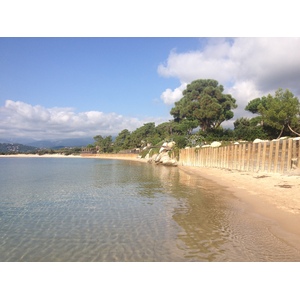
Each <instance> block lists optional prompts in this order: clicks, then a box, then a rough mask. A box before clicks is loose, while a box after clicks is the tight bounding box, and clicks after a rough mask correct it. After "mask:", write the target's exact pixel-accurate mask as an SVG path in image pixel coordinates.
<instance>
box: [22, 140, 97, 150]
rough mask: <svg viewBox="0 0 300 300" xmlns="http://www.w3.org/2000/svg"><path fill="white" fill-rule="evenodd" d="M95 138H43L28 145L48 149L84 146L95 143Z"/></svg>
mask: <svg viewBox="0 0 300 300" xmlns="http://www.w3.org/2000/svg"><path fill="white" fill-rule="evenodd" d="M94 142H95V140H94V139H93V138H75V139H61V140H42V141H34V142H30V143H26V144H27V145H28V146H33V147H38V148H47V149H60V148H64V147H84V146H87V145H88V144H93V143H94Z"/></svg>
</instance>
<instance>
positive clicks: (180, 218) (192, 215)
mask: <svg viewBox="0 0 300 300" xmlns="http://www.w3.org/2000/svg"><path fill="white" fill-rule="evenodd" d="M0 167H1V169H0V176H1V177H0V178H1V179H0V261H2V262H4V261H16V262H20V261H34V262H39V261H51V262H52V261H87V262H92V261H103V262H104V261H109V262H112V261H300V253H299V250H298V249H296V248H294V247H293V246H291V245H290V244H289V243H288V242H287V241H285V240H284V239H282V238H279V237H278V236H276V234H274V232H273V231H272V228H273V224H272V222H271V221H270V220H267V219H264V218H262V217H260V216H257V215H255V214H253V213H251V212H250V211H249V208H248V207H247V205H246V204H245V203H242V202H241V201H239V199H237V198H235V197H233V196H232V195H231V194H230V193H228V192H227V191H226V190H225V189H224V188H222V187H220V186H217V185H215V184H213V183H212V182H211V181H208V180H206V179H203V178H201V177H196V176H190V175H189V174H187V173H185V172H183V171H182V170H179V169H178V168H175V167H163V166H155V165H149V164H142V163H138V162H130V161H119V160H100V159H72V158H0Z"/></svg>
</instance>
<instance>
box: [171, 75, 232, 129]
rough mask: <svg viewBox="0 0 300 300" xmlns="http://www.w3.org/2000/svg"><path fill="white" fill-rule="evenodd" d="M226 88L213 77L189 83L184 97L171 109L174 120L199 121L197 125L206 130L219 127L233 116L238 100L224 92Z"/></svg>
mask: <svg viewBox="0 0 300 300" xmlns="http://www.w3.org/2000/svg"><path fill="white" fill-rule="evenodd" d="M223 91H224V88H223V86H222V85H219V83H218V81H216V80H213V79H198V80H195V81H193V82H192V83H190V84H188V85H187V88H186V89H185V90H184V91H183V93H182V94H183V97H182V98H181V99H180V100H179V101H177V102H175V107H173V108H172V109H171V111H170V114H171V115H172V116H173V118H174V121H176V122H181V121H182V120H189V121H197V122H196V124H197V125H196V126H195V127H194V128H196V127H197V126H200V127H201V129H202V130H203V131H204V132H205V131H207V130H208V129H215V128H218V127H219V126H220V125H221V123H222V122H224V121H226V120H230V119H231V118H232V117H233V112H232V109H234V108H236V107H237V105H236V100H235V99H234V98H233V97H232V96H231V95H229V94H223Z"/></svg>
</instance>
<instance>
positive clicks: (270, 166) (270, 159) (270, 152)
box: [268, 141, 274, 173]
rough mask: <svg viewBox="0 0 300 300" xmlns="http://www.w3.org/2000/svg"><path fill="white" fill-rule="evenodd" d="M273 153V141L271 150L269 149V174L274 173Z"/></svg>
mask: <svg viewBox="0 0 300 300" xmlns="http://www.w3.org/2000/svg"><path fill="white" fill-rule="evenodd" d="M273 151H274V142H273V141H271V142H270V148H269V158H268V172H269V173H270V172H272V170H273V160H272V157H273Z"/></svg>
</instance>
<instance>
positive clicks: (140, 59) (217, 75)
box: [0, 37, 300, 140]
mask: <svg viewBox="0 0 300 300" xmlns="http://www.w3.org/2000/svg"><path fill="white" fill-rule="evenodd" d="M299 53H300V38H293V37H291V38H287V37H284V38H276V37H271V38H263V37H257V38H252V37H238V38H226V37H221V38H217V37H211V38H210V37H206V38H201V37H192V38H188V37H183V38H178V37H158V38H155V37H93V38H88V37H83V38H77V37H73V38H71V37H70V38H63V37H59V38H55V37H41V38H40V37H32V38H29V37H20V38H19V37H13V38H10V37H2V38H0V70H1V72H0V138H1V139H14V138H19V137H22V138H24V137H26V138H33V139H37V140H39V139H56V138H77V137H93V136H95V135H98V134H100V135H102V136H106V135H117V134H118V133H119V132H121V131H122V130H123V129H128V130H130V131H133V130H135V129H136V128H138V127H140V126H142V125H143V124H145V123H147V122H155V124H156V125H158V124H160V123H162V122H167V121H169V120H171V119H172V116H171V115H170V110H171V108H172V107H173V106H174V103H175V101H178V100H180V99H181V97H182V91H183V90H184V89H185V88H186V85H187V84H188V83H190V82H192V81H193V80H196V79H215V80H217V81H218V82H219V84H222V85H223V86H224V88H225V93H229V94H231V95H232V96H233V97H234V98H235V99H236V101H237V104H238V108H237V109H235V110H234V118H233V119H232V120H230V121H228V122H224V123H223V126H224V127H229V128H232V124H233V122H234V120H236V118H239V117H242V116H250V117H251V114H250V113H248V112H246V111H245V110H244V108H245V106H246V105H247V103H248V102H249V101H250V100H252V99H254V98H256V97H262V96H264V95H267V94H268V93H271V94H274V92H275V91H276V90H277V89H278V88H283V89H286V88H287V89H290V90H291V91H292V92H293V93H294V94H295V95H296V96H297V97H298V98H299V96H300V85H299V82H300V54H299Z"/></svg>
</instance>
